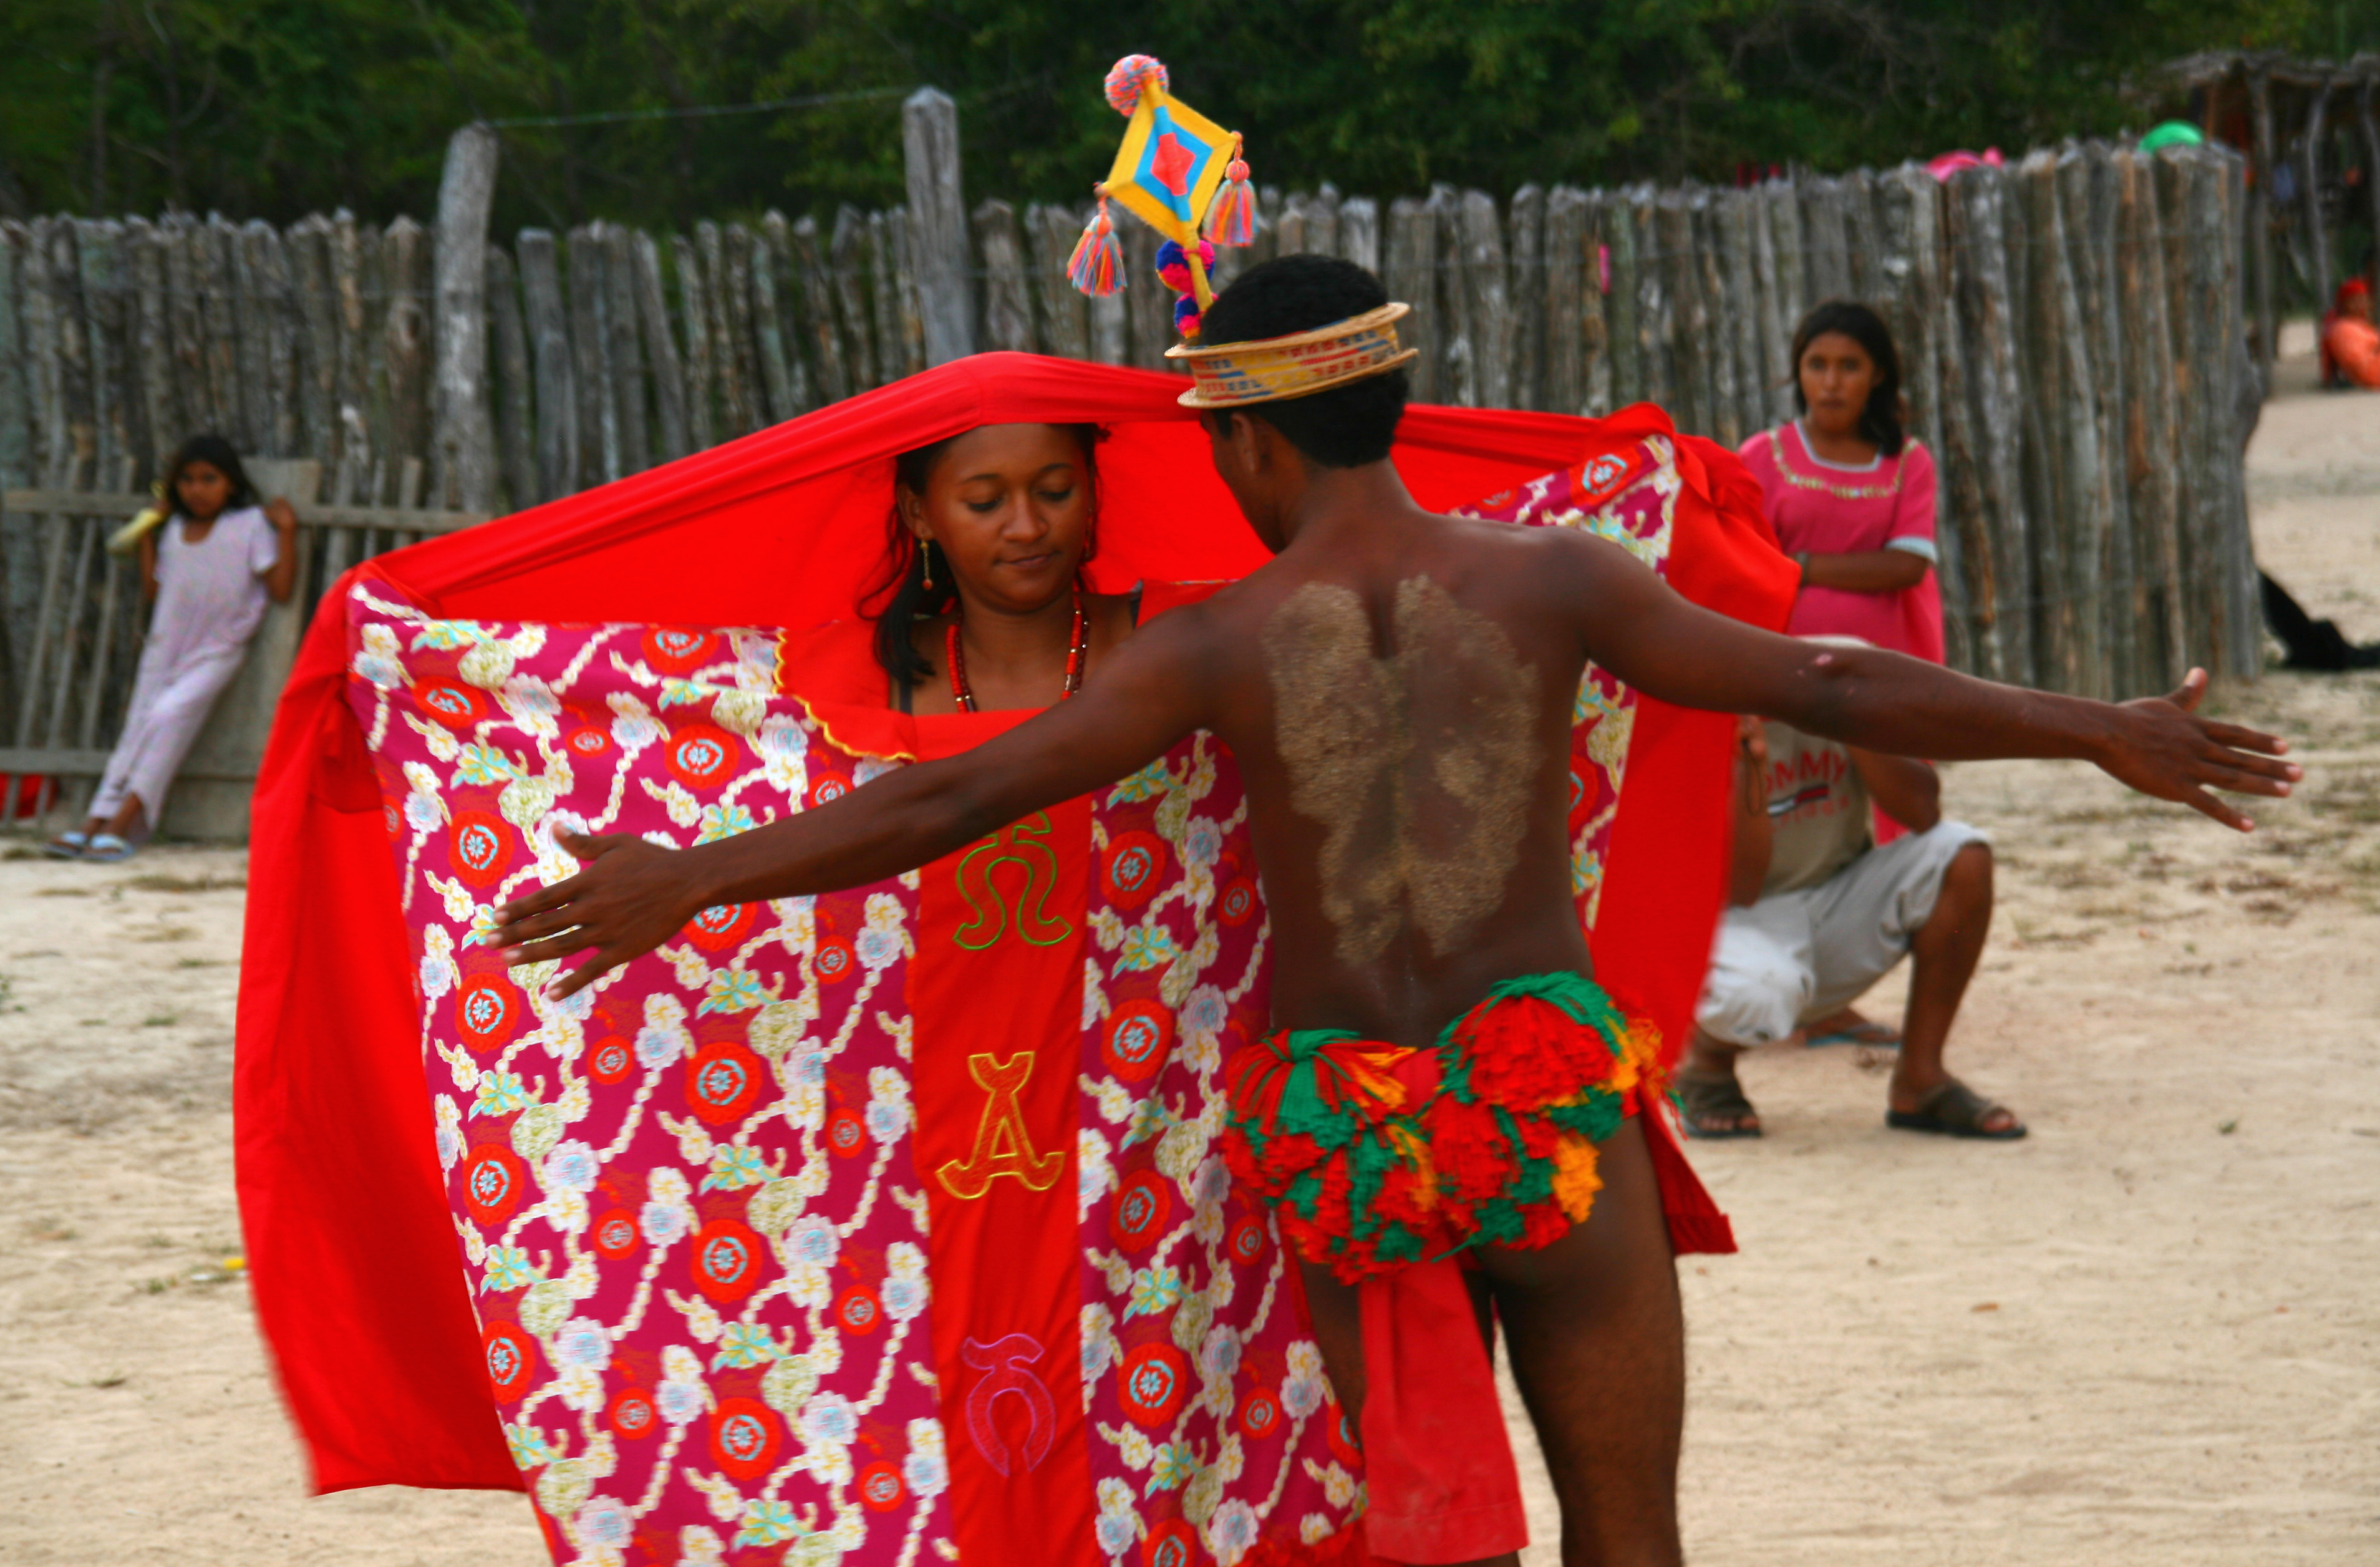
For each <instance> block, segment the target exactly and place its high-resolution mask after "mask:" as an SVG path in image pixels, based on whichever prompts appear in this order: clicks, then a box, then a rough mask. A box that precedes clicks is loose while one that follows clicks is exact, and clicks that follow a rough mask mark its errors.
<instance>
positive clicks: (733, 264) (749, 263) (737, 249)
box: [713, 223, 769, 431]
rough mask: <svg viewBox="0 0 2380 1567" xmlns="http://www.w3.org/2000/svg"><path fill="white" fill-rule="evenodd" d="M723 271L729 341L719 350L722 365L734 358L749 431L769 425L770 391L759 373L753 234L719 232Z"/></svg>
mask: <svg viewBox="0 0 2380 1567" xmlns="http://www.w3.org/2000/svg"><path fill="white" fill-rule="evenodd" d="M719 248H720V259H721V261H722V270H721V271H719V272H718V273H714V274H713V282H714V284H715V285H716V286H717V288H718V290H719V292H718V296H717V301H716V309H717V316H718V320H719V322H720V323H721V325H722V326H723V327H724V328H725V330H726V334H727V340H726V343H725V344H724V345H723V346H722V348H721V351H720V359H721V362H722V364H723V363H725V362H727V361H728V360H729V359H731V358H732V359H733V360H734V361H735V382H736V384H737V385H738V386H739V387H741V388H742V389H743V395H744V417H745V419H746V420H747V424H746V431H753V430H759V429H760V428H761V427H762V426H764V425H766V424H767V423H768V422H769V410H768V388H767V385H766V383H765V382H764V380H763V378H762V372H761V370H760V328H759V323H758V322H755V321H753V319H752V289H753V281H752V273H753V270H754V268H753V263H754V260H755V258H756V256H757V254H758V247H757V246H756V245H755V243H754V241H753V237H752V231H751V230H750V229H748V228H747V227H745V226H744V225H742V224H740V223H739V224H729V225H726V226H725V227H724V228H722V229H721V230H720V231H719Z"/></svg>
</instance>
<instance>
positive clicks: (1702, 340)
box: [1688, 189, 1746, 447]
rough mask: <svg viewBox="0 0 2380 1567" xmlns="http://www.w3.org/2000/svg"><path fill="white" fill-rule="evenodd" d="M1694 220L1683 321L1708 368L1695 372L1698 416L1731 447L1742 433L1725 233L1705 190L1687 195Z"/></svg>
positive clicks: (1740, 375)
mask: <svg viewBox="0 0 2380 1567" xmlns="http://www.w3.org/2000/svg"><path fill="white" fill-rule="evenodd" d="M1688 211H1689V213H1691V215H1692V216H1693V218H1694V258H1693V261H1694V285H1695V286H1694V312H1693V314H1692V316H1691V317H1690V319H1689V325H1688V333H1689V336H1688V342H1689V343H1690V344H1699V345H1701V351H1700V352H1699V353H1697V354H1695V356H1694V358H1696V359H1697V360H1698V361H1699V362H1700V363H1702V364H1703V365H1705V366H1707V367H1708V368H1707V369H1706V370H1704V371H1703V372H1702V373H1701V374H1700V376H1698V378H1697V379H1698V381H1699V383H1700V384H1701V386H1702V388H1703V396H1704V398H1705V401H1704V404H1703V407H1704V409H1705V413H1704V418H1705V419H1706V420H1707V421H1708V426H1709V432H1710V433H1711V434H1712V435H1715V436H1717V437H1718V440H1719V441H1720V443H1723V444H1725V445H1727V446H1730V447H1733V446H1736V445H1739V444H1741V443H1743V437H1744V435H1745V433H1746V431H1745V430H1744V428H1743V410H1742V408H1741V407H1738V403H1737V400H1738V397H1739V396H1740V395H1741V394H1740V392H1739V390H1738V389H1739V387H1740V386H1741V385H1742V383H1743V366H1742V365H1741V364H1740V363H1739V362H1738V360H1737V358H1736V354H1735V332H1734V325H1733V323H1732V322H1730V321H1729V320H1728V317H1729V316H1730V314H1731V313H1732V312H1730V310H1729V309H1728V303H1727V285H1728V280H1727V268H1728V258H1727V252H1726V243H1727V241H1726V237H1725V236H1723V235H1722V234H1721V233H1720V231H1719V223H1718V204H1717V202H1716V201H1715V200H1713V198H1712V194H1711V192H1710V191H1708V190H1704V189H1697V190H1695V191H1694V192H1693V194H1692V195H1691V196H1690V197H1689V199H1688Z"/></svg>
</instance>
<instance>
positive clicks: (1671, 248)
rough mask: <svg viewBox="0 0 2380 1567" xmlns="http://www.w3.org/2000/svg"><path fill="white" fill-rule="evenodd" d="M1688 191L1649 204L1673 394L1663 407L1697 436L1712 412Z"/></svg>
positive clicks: (1659, 316) (1663, 352)
mask: <svg viewBox="0 0 2380 1567" xmlns="http://www.w3.org/2000/svg"><path fill="white" fill-rule="evenodd" d="M1689 200H1690V198H1689V196H1688V193H1687V192H1685V191H1684V190H1682V189H1674V188H1672V189H1666V190H1660V191H1657V192H1655V193H1654V195H1653V198H1652V200H1651V201H1649V202H1648V203H1647V205H1646V209H1645V211H1646V214H1647V215H1648V216H1649V217H1650V218H1651V219H1652V222H1653V243H1652V250H1653V253H1654V254H1655V255H1657V256H1658V257H1659V258H1660V265H1659V267H1658V269H1656V270H1658V273H1659V276H1660V302H1659V308H1658V310H1657V311H1655V312H1654V315H1655V320H1656V321H1657V322H1658V327H1659V331H1660V340H1659V344H1658V349H1657V352H1658V356H1659V360H1660V363H1661V364H1662V365H1663V366H1664V367H1665V370H1666V377H1667V383H1668V385H1667V389H1668V393H1669V395H1668V397H1667V398H1666V399H1665V400H1664V401H1663V403H1662V405H1661V406H1662V407H1665V408H1667V409H1669V410H1670V417H1671V418H1673V419H1676V420H1677V421H1678V428H1679V429H1681V430H1684V431H1691V432H1693V433H1694V434H1696V435H1708V434H1709V433H1711V423H1710V413H1709V401H1708V399H1709V394H1710V384H1709V375H1710V356H1709V355H1708V354H1706V352H1704V343H1703V338H1702V335H1701V334H1700V333H1699V332H1697V331H1696V330H1695V326H1696V324H1697V319H1696V318H1697V314H1698V310H1699V305H1700V300H1699V295H1700V293H1701V289H1700V287H1699V286H1698V285H1697V280H1696V278H1695V275H1694V213H1693V212H1692V210H1691V209H1690V208H1689V207H1688V205H1687V203H1688V201H1689Z"/></svg>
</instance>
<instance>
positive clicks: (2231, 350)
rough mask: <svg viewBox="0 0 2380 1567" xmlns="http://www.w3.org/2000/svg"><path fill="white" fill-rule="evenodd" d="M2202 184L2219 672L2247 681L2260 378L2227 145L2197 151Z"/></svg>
mask: <svg viewBox="0 0 2380 1567" xmlns="http://www.w3.org/2000/svg"><path fill="white" fill-rule="evenodd" d="M2199 160H2200V163H2201V164H2202V166H2203V167H2204V179H2205V180H2206V182H2207V184H2208V186H2209V187H2210V189H2209V193H2208V203H2209V206H2210V208H2211V209H2212V211H2211V213H2210V214H2209V215H2210V217H2211V219H2212V222H2213V224H2214V225H2219V226H2217V227H2216V234H2215V236H2214V239H2213V243H2212V244H2211V245H2210V247H2209V248H2208V258H2207V259H2208V262H2209V264H2210V266H2211V267H2212V268H2213V269H2214V274H2215V275H2214V277H2213V279H2212V284H2213V297H2214V309H2215V310H2216V321H2215V324H2214V334H2213V335H2214V338H2215V341H2216V343H2217V344H2219V345H2221V346H2222V347H2223V348H2224V349H2226V350H2228V351H2227V352H2226V353H2225V354H2224V357H2223V359H2222V361H2221V363H2222V369H2221V372H2220V373H2221V375H2222V383H2221V385H2220V388H2219V390H2218V394H2217V395H2218V397H2219V399H2220V405H2221V410H2222V411H2221V416H2220V418H2221V425H2220V431H2221V436H2222V439H2221V440H2220V441H2219V442H2218V443H2216V445H2214V446H2213V447H2212V448H2210V451H2209V454H2208V455H2209V456H2210V458H2211V460H2212V461H2213V463H2214V464H2215V472H2216V479H2217V480H2218V481H2219V483H2220V491H2219V492H2218V498H2217V504H2219V505H2220V507H2221V516H2222V527H2223V542H2224V551H2223V560H2222V571H2223V600H2224V624H2225V626H2227V627H2228V629H2229V631H2230V639H2229V641H2228V644H2227V645H2226V647H2225V648H2224V650H2223V653H2224V657H2223V668H2224V669H2225V670H2226V671H2227V672H2228V673H2229V674H2231V675H2232V676H2233V677H2234V678H2237V679H2243V680H2253V679H2254V678H2255V677H2256V675H2257V674H2258V673H2259V672H2260V671H2261V670H2262V669H2263V668H2264V662H2265V654H2264V617H2263V613H2262V612H2263V598H2264V595H2263V591H2262V583H2261V582H2260V581H2259V578H2258V573H2257V570H2256V545H2255V540H2254V537H2253V534H2252V533H2251V531H2250V528H2249V519H2248V473H2247V461H2246V454H2247V444H2248V433H2249V429H2250V420H2251V418H2252V417H2253V407H2254V405H2253V403H2252V402H2251V401H2250V399H2251V398H2253V397H2254V396H2255V395H2257V390H2256V389H2257V388H2258V387H2259V386H2261V385H2262V383H2263V380H2264V378H2263V377H2261V376H2255V375H2253V373H2252V372H2251V370H2250V369H2249V363H2248V358H2247V355H2246V354H2245V352H2244V351H2243V350H2242V348H2241V344H2242V342H2243V340H2244V334H2245V333H2246V331H2247V319H2246V311H2245V310H2244V308H2243V306H2242V303H2241V294H2240V284H2241V282H2242V279H2243V273H2242V269H2241V266H2240V249H2241V242H2242V240H2243V239H2244V237H2245V226H2246V224H2247V217H2248V189H2247V172H2248V171H2247V167H2246V165H2245V164H2243V163H2242V161H2241V160H2240V157H2239V156H2238V155H2237V154H2236V153H2234V152H2231V151H2230V150H2229V149H2228V148H2226V147H2223V146H2221V145H2219V144H2217V145H2215V146H2210V147H2203V148H2201V149H2200V150H2199Z"/></svg>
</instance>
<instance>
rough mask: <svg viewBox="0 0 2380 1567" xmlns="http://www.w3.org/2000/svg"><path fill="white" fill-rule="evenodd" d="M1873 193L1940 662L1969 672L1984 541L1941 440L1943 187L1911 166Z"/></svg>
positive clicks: (1944, 388)
mask: <svg viewBox="0 0 2380 1567" xmlns="http://www.w3.org/2000/svg"><path fill="white" fill-rule="evenodd" d="M1877 186H1878V188H1877V206H1878V211H1879V214H1880V219H1881V222H1882V224H1883V227H1884V234H1885V246H1886V250H1887V261H1886V268H1887V271H1888V273H1891V275H1892V278H1893V288H1894V305H1895V313H1894V316H1893V334H1894V337H1895V339H1896V342H1897V344H1898V346H1899V348H1900V366H1901V378H1902V383H1903V385H1904V386H1905V387H1906V389H1907V394H1908V397H1909V409H1910V426H1909V433H1910V435H1911V436H1912V437H1913V438H1914V439H1916V440H1917V441H1919V442H1921V443H1924V445H1925V449H1926V450H1927V451H1928V452H1930V453H1931V454H1932V455H1933V457H1934V474H1935V504H1934V538H1935V550H1936V561H1935V567H1934V575H1935V579H1936V582H1937V585H1938V586H1939V588H1940V589H1941V594H1942V630H1943V642H1944V647H1945V658H1946V661H1947V662H1949V664H1950V666H1951V667H1952V668H1954V669H1961V670H1966V671H1969V672H1971V673H1972V672H1973V669H1974V668H1975V659H1974V650H1973V641H1972V638H1973V628H1974V627H1973V606H1972V603H1971V595H1970V592H1969V589H1968V585H1967V584H1968V569H1967V562H1968V559H1969V557H1970V556H1971V555H1972V554H1973V552H1974V551H1975V550H1976V549H1978V548H1981V547H1982V541H1981V540H1980V539H1977V538H1976V537H1975V525H1974V520H1973V512H1972V510H1961V505H1962V501H1963V497H1962V496H1961V493H1959V492H1955V491H1954V489H1953V487H1952V483H1951V478H1950V462H1949V454H1948V451H1947V449H1946V445H1947V443H1946V438H1945V435H1944V428H1945V423H1946V419H1947V416H1948V408H1947V405H1948V403H1949V400H1950V399H1951V398H1952V397H1953V396H1954V395H1963V387H1962V386H1959V385H1957V384H1956V383H1954V382H1953V381H1951V380H1950V372H1949V370H1947V369H1946V367H1945V364H1944V359H1943V342H1944V340H1945V338H1946V337H1948V338H1951V339H1955V338H1956V336H1957V333H1956V329H1955V322H1953V321H1952V316H1953V314H1954V310H1955V304H1954V301H1953V300H1952V299H1951V298H1950V294H1949V271H1948V267H1949V262H1948V258H1947V257H1946V256H1945V255H1944V254H1943V249H1942V208H1941V201H1942V188H1941V184H1940V182H1939V181H1937V180H1936V179H1935V177H1934V176H1933V175H1932V173H1930V172H1929V171H1928V170H1927V169H1926V168H1925V165H1924V164H1917V163H1905V164H1901V165H1900V167H1899V168H1897V169H1894V170H1892V171H1891V172H1889V173H1888V174H1885V175H1882V176H1878V179H1877Z"/></svg>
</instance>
